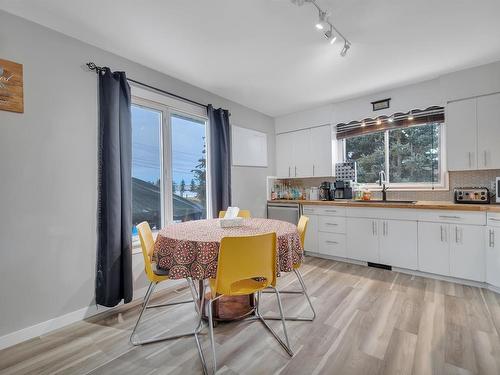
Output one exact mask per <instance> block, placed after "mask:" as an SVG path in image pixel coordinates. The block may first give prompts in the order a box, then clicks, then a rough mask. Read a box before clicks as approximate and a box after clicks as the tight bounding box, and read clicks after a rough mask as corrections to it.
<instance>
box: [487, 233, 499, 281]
mask: <svg viewBox="0 0 500 375" xmlns="http://www.w3.org/2000/svg"><path fill="white" fill-rule="evenodd" d="M486 282H487V283H488V284H491V285H493V286H495V287H497V288H500V228H495V227H488V228H486Z"/></svg>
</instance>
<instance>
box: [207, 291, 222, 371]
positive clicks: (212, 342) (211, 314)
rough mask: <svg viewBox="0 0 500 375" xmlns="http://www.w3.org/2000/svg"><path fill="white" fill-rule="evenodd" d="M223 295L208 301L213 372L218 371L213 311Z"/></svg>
mask: <svg viewBox="0 0 500 375" xmlns="http://www.w3.org/2000/svg"><path fill="white" fill-rule="evenodd" d="M220 297H222V295H219V296H217V297H215V298H211V299H210V300H209V301H208V332H209V334H210V347H211V349H212V369H213V373H214V374H215V373H217V356H216V353H215V338H214V318H213V312H212V306H213V303H214V302H215V301H216V300H218V299H219V298H220Z"/></svg>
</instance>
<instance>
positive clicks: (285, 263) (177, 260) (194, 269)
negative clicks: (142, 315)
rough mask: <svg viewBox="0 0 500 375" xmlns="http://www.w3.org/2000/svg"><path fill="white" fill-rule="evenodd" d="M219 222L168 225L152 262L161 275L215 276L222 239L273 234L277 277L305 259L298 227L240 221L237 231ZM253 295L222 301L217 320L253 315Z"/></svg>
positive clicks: (251, 220) (283, 223) (216, 307)
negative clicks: (276, 258) (223, 226)
mask: <svg viewBox="0 0 500 375" xmlns="http://www.w3.org/2000/svg"><path fill="white" fill-rule="evenodd" d="M220 220H221V219H207V220H193V221H187V222H183V223H176V224H170V225H167V226H165V227H164V228H162V229H161V230H160V231H159V232H158V236H157V238H156V242H155V249H154V256H153V258H154V260H155V261H156V264H157V268H158V269H160V270H161V271H162V274H167V275H168V276H169V278H171V279H183V278H192V279H196V280H200V290H202V282H203V280H205V279H212V278H215V276H216V275H217V261H218V255H219V247H220V242H221V240H222V239H223V238H224V237H239V236H252V235H258V234H264V233H269V232H275V233H276V246H277V255H278V260H277V261H278V266H279V267H278V276H279V274H280V272H290V271H292V270H293V267H294V266H295V265H298V264H300V263H301V262H302V261H303V259H304V251H303V249H302V246H301V242H300V237H299V233H298V230H297V226H296V225H294V224H291V223H288V222H285V221H280V220H271V219H260V218H251V219H243V220H242V225H241V226H238V227H231V228H222V227H221V225H220ZM253 306H254V300H253V295H250V296H239V297H222V298H220V299H219V300H218V303H217V305H216V306H215V307H214V313H215V318H216V320H235V319H240V318H243V317H245V316H247V315H248V314H251V313H252V312H253Z"/></svg>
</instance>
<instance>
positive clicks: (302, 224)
mask: <svg viewBox="0 0 500 375" xmlns="http://www.w3.org/2000/svg"><path fill="white" fill-rule="evenodd" d="M307 223H309V218H308V217H307V216H304V215H302V216H301V217H300V219H299V223H298V224H297V229H298V230H299V236H300V245H301V246H302V249H304V242H305V239H306V230H307Z"/></svg>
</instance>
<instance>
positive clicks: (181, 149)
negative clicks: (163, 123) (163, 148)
mask: <svg viewBox="0 0 500 375" xmlns="http://www.w3.org/2000/svg"><path fill="white" fill-rule="evenodd" d="M171 127H172V193H173V195H172V203H173V205H172V207H173V219H174V221H175V222H181V221H188V220H198V219H205V218H206V217H207V200H206V143H205V128H206V126H205V122H204V121H201V120H198V119H195V118H191V117H185V116H180V115H172V116H171Z"/></svg>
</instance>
